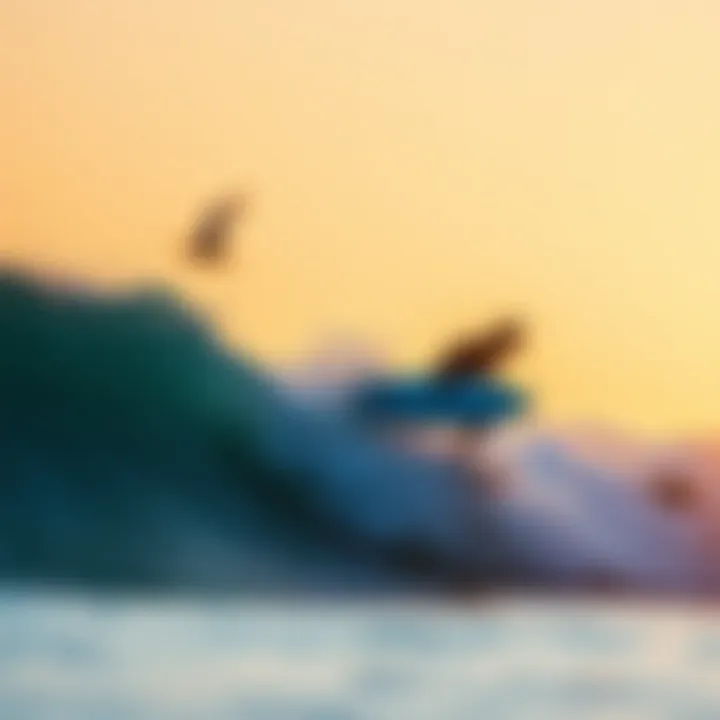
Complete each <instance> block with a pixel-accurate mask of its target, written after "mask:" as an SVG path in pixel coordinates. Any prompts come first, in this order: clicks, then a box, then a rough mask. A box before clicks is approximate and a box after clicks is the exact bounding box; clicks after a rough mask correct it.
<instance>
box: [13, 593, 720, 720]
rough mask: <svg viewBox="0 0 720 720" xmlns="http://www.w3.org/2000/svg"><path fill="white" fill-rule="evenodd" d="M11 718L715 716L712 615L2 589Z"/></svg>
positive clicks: (521, 603) (719, 627)
mask: <svg viewBox="0 0 720 720" xmlns="http://www.w3.org/2000/svg"><path fill="white" fill-rule="evenodd" d="M0 666H1V668H2V670H1V672H0V717H2V718H8V719H12V720H23V719H25V718H27V719H28V720H65V719H67V720H84V719H88V720H104V719H105V718H114V719H117V720H121V719H122V720H124V719H125V718H127V719H128V720H144V719H146V718H147V719H148V720H150V719H152V720H216V719H217V720H223V719H227V720H231V719H233V720H236V719H239V720H300V719H305V720H324V719H327V720H331V719H332V720H341V719H342V720H345V719H347V720H350V719H353V718H358V719H360V718H368V719H375V718H378V719H380V718H387V719H388V720H391V719H392V720H395V719H396V718H417V719H418V720H420V719H423V718H428V719H429V720H454V719H457V720H461V719H462V720H476V719H477V718H493V719H495V718H497V719H498V720H499V719H502V718H508V719H514V718H528V719H532V720H540V719H541V718H547V719H548V720H553V719H558V718H568V720H570V719H584V718H607V719H610V718H612V719H613V720H620V719H623V718H627V719H628V720H639V719H641V718H648V719H652V720H660V719H663V718H667V719H668V720H669V719H677V720H700V719H704V720H715V719H716V718H717V717H720V684H719V683H718V682H717V679H718V677H719V676H720V623H719V622H718V616H717V614H716V613H714V612H712V611H710V610H707V609H697V608H694V609H693V608H690V607H678V606H673V607H668V606H652V605H642V604H635V605H627V604H626V605H608V604H602V603H588V602H570V601H563V602H556V601H553V602H551V603H549V602H540V601H535V602H533V601H530V600H527V599H524V600H523V599H517V598H515V599H513V598H507V597H505V598H495V599H488V600H485V601H483V602H479V601H478V602H472V603H468V604H464V605H455V606H452V605H447V604H432V603H426V604H422V603H410V602H403V603H390V604H362V603H359V604H352V603H350V604H342V605H337V604H332V603H325V604H323V603H311V604H299V605H298V604H284V603H255V602H250V601H238V600H217V599H216V600H205V601H202V602H198V601H190V600H185V601H181V600H174V601H168V600H155V601H147V600H146V601H138V600H131V599H126V600H121V599H119V598H117V597H112V596H110V597H108V596H105V597H94V598H92V597H88V596H77V595H53V594H51V593H39V594H35V595H33V594H28V593H27V592H17V591H14V592H11V591H5V592H3V593H2V594H0Z"/></svg>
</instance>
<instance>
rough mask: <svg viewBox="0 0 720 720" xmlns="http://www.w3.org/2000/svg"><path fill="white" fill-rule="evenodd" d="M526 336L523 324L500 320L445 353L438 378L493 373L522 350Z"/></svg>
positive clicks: (460, 341) (454, 345) (444, 378)
mask: <svg viewBox="0 0 720 720" xmlns="http://www.w3.org/2000/svg"><path fill="white" fill-rule="evenodd" d="M524 337H525V333H524V330H523V327H522V325H521V324H520V322H519V321H517V320H514V319H509V320H503V321H500V322H498V323H496V324H495V325H494V326H493V327H491V328H490V329H489V330H482V331H481V332H479V333H475V334H472V335H470V336H464V337H462V338H460V339H459V340H456V341H455V342H454V343H452V344H451V345H450V347H449V348H448V349H446V350H445V351H444V352H443V353H442V355H441V356H440V358H439V360H438V361H437V362H436V365H435V368H434V375H435V377H436V378H437V379H439V380H452V379H457V378H463V377H468V376H472V375H478V374H483V373H492V372H493V371H495V370H497V369H498V367H499V366H500V365H501V364H502V363H503V362H505V361H506V360H507V359H508V358H509V357H510V355H512V354H513V353H516V352H517V351H519V350H520V349H521V346H522V345H523V343H524Z"/></svg>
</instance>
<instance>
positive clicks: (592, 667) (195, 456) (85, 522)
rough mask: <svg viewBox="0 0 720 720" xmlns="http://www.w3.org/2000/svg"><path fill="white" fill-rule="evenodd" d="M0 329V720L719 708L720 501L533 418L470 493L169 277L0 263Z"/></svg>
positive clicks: (697, 714)
mask: <svg viewBox="0 0 720 720" xmlns="http://www.w3.org/2000/svg"><path fill="white" fill-rule="evenodd" d="M0 347H1V348H2V352H0V588H2V589H0V665H1V667H0V720H4V719H5V718H8V720H23V719H25V718H27V719H28V720H44V719H45V718H47V719H48V720H63V719H65V718H67V719H72V720H77V719H79V720H82V719H83V718H92V719H93V720H95V719H96V718H97V719H98V720H104V719H116V720H121V719H122V720H124V719H125V718H132V719H133V720H134V719H136V718H137V719H142V718H158V719H161V720H163V719H167V720H174V719H175V718H177V719H178V720H181V719H186V720H191V719H195V718H197V719H198V720H200V719H202V720H206V719H210V720H213V719H214V718H241V719H243V718H250V719H254V718H257V719H266V720H270V719H283V720H284V719H286V718H287V719H291V718H292V719H295V718H306V719H308V720H309V719H312V720H316V719H317V720H324V719H326V720H330V719H335V718H337V719H344V718H393V720H394V719H395V718H412V719H415V718H418V719H420V718H432V719H433V720H435V719H452V718H469V719H475V718H491V719H493V720H494V719H495V718H533V719H534V718H564V717H567V718H586V717H587V718H613V719H617V718H681V719H683V720H685V719H686V718H687V719H694V718H697V719H700V718H708V720H710V719H711V718H712V719H713V720H716V719H717V718H718V717H720V698H719V696H718V692H719V691H718V690H717V685H718V683H717V682H716V680H717V677H718V671H719V670H720V628H718V627H717V622H716V617H715V615H714V614H713V613H712V612H710V611H709V610H708V609H707V606H706V609H703V610H700V609H698V608H697V607H696V606H694V605H692V604H690V602H691V600H692V599H693V598H697V596H698V595H701V594H702V595H703V596H705V597H706V598H707V596H708V595H709V596H710V599H711V600H712V599H713V598H717V596H718V594H720V592H719V591H720V553H719V552H718V550H717V547H716V543H714V542H710V541H711V540H712V538H713V537H714V536H713V533H712V532H711V531H713V530H714V528H716V527H718V523H719V522H720V511H718V509H717V508H715V509H714V510H713V508H712V507H710V506H709V505H708V506H707V510H706V509H705V508H703V512H702V513H699V512H698V513H696V512H695V511H694V510H692V509H691V510H690V511H689V512H683V513H675V512H673V511H672V510H669V509H667V508H665V507H659V506H658V505H657V504H655V503H654V501H653V500H652V498H651V496H649V495H648V494H647V493H646V492H645V491H644V490H643V489H642V487H640V486H638V485H637V484H633V483H630V482H627V478H625V477H623V476H621V475H618V474H617V473H614V472H608V471H607V470H604V469H602V468H601V467H598V466H592V465H590V466H588V465H587V464H584V463H582V462H579V461H578V460H577V459H574V458H572V457H570V456H568V455H567V453H565V452H564V450H563V448H562V446H558V445H557V444H556V443H553V442H550V443H548V442H545V441H541V442H530V443H525V444H522V443H521V444H520V445H518V446H516V447H514V448H513V449H512V450H511V451H510V454H509V457H507V458H506V460H507V465H506V467H507V470H508V474H509V479H510V482H509V483H508V485H507V488H506V492H503V493H501V494H500V495H499V496H497V495H494V494H490V493H488V492H487V491H486V490H485V489H484V488H483V486H482V484H480V483H476V484H474V483H472V482H468V481H467V480H468V479H467V478H466V477H461V476H458V475H457V472H456V470H454V469H453V467H452V466H451V465H450V464H448V463H446V462H445V461H444V460H443V459H442V458H435V459H431V458H428V457H425V456H422V455H421V454H419V453H417V452H414V451H412V450H411V449H406V450H400V449H397V448H390V447H388V446H386V445H384V444H382V443H379V442H377V441H376V440H375V439H373V438H372V437H368V436H367V435H366V434H365V433H364V432H363V430H362V428H360V427H358V426H357V425H356V424H354V423H353V421H352V419H351V418H348V417H347V416H346V415H345V414H344V413H343V412H342V403H340V405H338V404H337V403H327V402H325V401H324V400H322V401H321V398H320V397H319V396H318V394H317V393H316V392H315V391H316V390H317V388H310V389H309V390H310V392H304V390H308V388H301V390H303V392H297V390H298V388H293V389H292V390H291V389H290V388H288V387H287V386H286V385H284V384H283V382H282V381H281V380H280V378H279V377H277V375H276V374H275V373H274V372H272V371H271V369H269V368H266V367H263V366H262V364H260V363H259V362H257V361H256V360H255V359H254V358H252V357H250V356H248V355H247V354H245V353H243V352H242V350H231V349H229V348H227V347H226V346H224V345H223V344H222V343H221V342H220V341H219V339H218V338H217V337H216V336H215V334H214V333H213V330H212V328H211V327H210V326H209V325H208V324H207V323H206V322H204V320H203V319H202V318H201V317H198V316H196V314H195V313H194V311H193V309H192V308H189V307H187V306H186V304H185V303H184V302H183V300H182V299H181V298H178V297H176V296H174V295H172V294H171V293H168V292H166V291H165V290H163V289H162V288H157V287H150V288H144V289H143V288H140V289H136V290H134V291H132V292H121V293H92V292H90V293H88V292H83V293H80V292H78V291H76V290H74V289H72V288H67V287H64V288H63V287H57V286H54V287H50V286H48V285H47V284H44V283H43V282H40V281H39V280H37V279H36V278H32V277H28V276H26V275H23V274H22V273H17V272H6V273H5V274H1V275H0ZM320 384H321V385H322V378H320ZM320 395H322V393H320ZM597 582H599V584H600V586H601V587H602V589H603V591H604V592H608V591H610V592H614V591H616V590H619V591H621V594H622V596H623V597H625V598H626V599H625V600H624V601H623V603H622V604H619V601H616V602H615V603H613V604H607V603H606V604H597V603H593V604H591V603H589V601H587V600H586V601H582V602H579V601H575V602H571V601H569V599H568V596H567V595H564V593H565V592H567V591H570V590H573V591H574V590H578V589H585V590H587V588H588V587H592V586H594V584H595V583H597ZM520 588H521V589H522V591H523V592H519V589H520ZM61 589H62V590H61ZM530 590H532V591H533V592H535V591H537V590H542V591H543V593H545V596H546V597H553V600H552V601H551V600H547V601H544V602H542V603H541V602H539V601H533V600H531V599H530V598H531V597H533V596H534V595H529V594H527V593H528V591H530ZM491 591H492V592H491ZM550 593H552V595H550ZM616 596H618V597H619V596H620V594H616ZM633 596H636V597H639V596H643V597H645V598H646V600H645V601H643V602H640V601H639V600H634V601H631V600H630V597H633ZM678 596H684V598H685V600H684V601H682V602H681V601H679V600H676V604H674V605H667V604H663V605H660V604H657V603H658V602H659V599H660V598H663V597H665V598H670V597H676V598H677V597H678ZM649 597H653V598H657V599H658V600H657V601H656V602H654V603H651V602H650V601H649V600H648V599H647V598H649ZM563 598H564V599H563ZM631 602H632V604H630V603H631Z"/></svg>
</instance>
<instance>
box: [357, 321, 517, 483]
mask: <svg viewBox="0 0 720 720" xmlns="http://www.w3.org/2000/svg"><path fill="white" fill-rule="evenodd" d="M523 342H524V331H523V327H522V325H521V324H520V323H519V322H518V321H516V320H512V319H511V320H504V321H501V322H498V323H496V324H495V325H494V326H493V327H491V328H490V329H484V330H482V331H480V332H476V333H473V334H470V335H467V336H463V337H461V338H459V339H458V340H455V341H454V342H452V343H451V344H450V345H449V347H447V348H446V349H444V350H443V352H441V353H440V356H439V358H438V360H437V361H436V362H435V364H434V366H433V367H432V368H431V369H430V371H429V372H428V373H427V374H426V375H421V376H419V377H402V378H398V377H388V378H375V379H373V380H372V381H370V382H368V383H366V384H364V385H363V387H362V388H361V389H360V391H359V392H358V395H357V399H356V402H357V407H358V409H359V413H360V416H361V418H362V419H363V420H365V421H366V422H367V423H369V425H370V426H371V427H372V428H377V429H381V430H391V431H393V430H395V429H397V428H398V427H399V426H400V427H402V426H405V427H407V426H408V425H409V426H411V427H413V426H415V427H417V426H425V425H432V424H441V425H446V426H447V425H449V426H450V427H451V428H453V431H454V448H453V450H454V452H453V455H454V456H455V459H456V460H457V461H458V463H459V464H460V466H461V468H462V469H463V471H470V472H472V473H473V474H475V473H476V471H477V470H478V469H480V470H485V471H486V472H487V473H488V474H492V475H495V473H490V470H489V465H488V463H487V457H486V454H485V452H484V450H485V448H486V446H487V442H486V441H487V438H488V435H489V433H490V432H491V431H492V430H493V429H494V428H496V427H497V426H498V425H500V424H502V423H503V422H506V421H508V420H511V419H514V418H516V417H518V416H520V415H522V414H523V413H524V412H525V409H526V405H527V402H526V398H525V395H524V393H523V392H522V391H521V390H520V389H519V388H516V387H514V386H512V385H510V384H509V383H506V382H504V381H502V380H501V379H499V378H498V377H497V372H498V370H499V369H500V367H501V366H502V365H503V363H505V362H506V361H507V360H508V359H509V358H510V357H511V356H512V355H513V354H515V353H516V352H518V351H519V350H520V349H521V347H522V345H523Z"/></svg>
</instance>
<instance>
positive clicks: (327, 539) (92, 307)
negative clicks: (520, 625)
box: [0, 272, 513, 591]
mask: <svg viewBox="0 0 720 720" xmlns="http://www.w3.org/2000/svg"><path fill="white" fill-rule="evenodd" d="M0 346H1V347H2V353H1V354H0V398H1V402H0V476H1V478H2V479H1V480H0V574H2V576H3V577H5V578H9V579H22V580H28V579H41V580H52V581H58V582H66V581H69V582H76V581H80V582H85V583H90V584H94V585H101V584H111V585H139V586H157V587H188V588H198V587H204V586H207V587H215V588H219V587H228V588H239V589H245V590H247V591H270V590H273V589H281V590H285V589H292V588H306V589H318V588H324V589H325V590H332V589H342V588H346V587H354V588H355V589H368V590H370V589H372V590H378V589H380V588H384V587H387V588H398V587H401V586H402V587H404V586H417V585H418V584H420V585H422V586H425V585H430V586H438V587H440V586H444V585H446V584H447V583H451V584H455V583H464V584H465V583H475V582H484V581H485V580H486V579H487V578H489V577H495V576H500V575H506V574H507V573H508V570H509V569H510V568H511V567H512V564H513V563H512V561H511V560H510V558H509V557H504V556H503V544H502V543H500V542H499V541H493V542H492V543H489V541H488V539H487V537H488V534H489V532H490V527H491V522H490V518H487V519H486V518H483V517H482V516H483V515H485V514H487V513H485V512H483V503H482V502H479V501H478V500H477V499H476V498H474V497H473V498H472V499H469V498H468V497H467V496H468V494H472V495H477V493H478V491H477V489H474V488H465V489H461V486H460V484H459V483H454V484H453V483H451V482H450V481H449V478H448V473H449V470H448V468H446V467H443V466H442V465H441V464H440V463H435V464H433V463H431V462H428V461H425V460H421V459H419V458H414V457H411V456H409V455H408V456H403V455H401V454H398V453H395V452H391V451H389V450H387V449H385V448H383V447H380V446H377V445H375V444H373V443H372V442H371V441H370V440H367V439H364V438H362V437H361V436H360V435H359V434H358V432H357V431H356V430H355V429H354V428H353V427H352V424H351V423H350V422H348V421H344V420H341V419H340V418H339V417H337V416H332V415H331V414H328V413H326V412H325V413H323V412H317V411H314V410H313V409H312V408H310V407H308V406H307V405H303V404H301V403H298V402H294V401H293V400H292V399H291V397H290V395H289V394H287V393H285V392H284V391H283V390H282V389H281V387H280V386H279V385H278V384H277V383H276V382H275V380H274V378H273V377H272V375H271V374H270V373H268V372H266V371H265V370H264V369H263V368H262V367H261V366H260V365H259V363H257V362H255V361H254V360H252V359H250V358H248V357H246V356H241V355H239V354H233V353H231V352H230V351H229V350H228V349H227V348H226V347H224V346H223V345H222V343H221V342H220V341H219V340H218V339H217V337H216V336H215V335H214V334H213V332H212V331H211V329H210V328H209V327H208V326H207V325H206V324H205V323H203V322H202V320H201V319H200V318H199V317H198V316H196V315H195V314H194V313H193V312H192V310H191V309H190V308H189V307H188V306H186V305H185V304H184V303H183V302H182V301H181V300H180V298H178V297H177V296H175V295H173V294H172V293H170V292H168V291H166V290H164V289H162V288H156V287H150V288H145V289H138V290H134V291H132V292H123V293H115V294H110V293H105V294H88V293H80V292H78V291H73V290H71V289H68V288H62V289H59V288H57V287H50V286H49V285H47V284H44V283H41V282H39V281H37V280H35V279H32V278H30V277H28V276H26V275H23V274H20V273H17V272H6V273H4V274H3V275H2V277H0ZM451 487H452V490H451V489H450V488H451ZM490 545H492V547H490ZM490 550H492V552H491V551H490Z"/></svg>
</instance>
